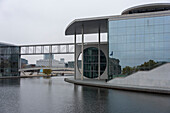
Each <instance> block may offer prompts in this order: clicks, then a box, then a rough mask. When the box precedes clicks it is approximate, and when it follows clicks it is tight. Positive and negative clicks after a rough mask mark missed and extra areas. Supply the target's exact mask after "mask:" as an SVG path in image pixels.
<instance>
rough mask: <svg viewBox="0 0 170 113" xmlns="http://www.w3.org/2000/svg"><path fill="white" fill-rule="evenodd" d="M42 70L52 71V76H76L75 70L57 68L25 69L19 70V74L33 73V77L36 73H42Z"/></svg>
mask: <svg viewBox="0 0 170 113" xmlns="http://www.w3.org/2000/svg"><path fill="white" fill-rule="evenodd" d="M41 69H51V70H52V74H74V68H55V67H51V68H50V67H34V68H23V69H19V72H22V73H23V74H24V75H25V72H31V73H30V75H32V74H33V73H34V72H37V73H40V70H41Z"/></svg>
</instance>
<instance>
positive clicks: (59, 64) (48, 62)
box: [36, 54, 65, 68]
mask: <svg viewBox="0 0 170 113" xmlns="http://www.w3.org/2000/svg"><path fill="white" fill-rule="evenodd" d="M50 58H52V59H50ZM36 66H40V67H56V68H65V61H64V58H60V61H58V60H55V59H54V55H51V56H50V54H45V55H44V59H40V60H37V61H36Z"/></svg>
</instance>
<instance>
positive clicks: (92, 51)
mask: <svg viewBox="0 0 170 113" xmlns="http://www.w3.org/2000/svg"><path fill="white" fill-rule="evenodd" d="M105 69H106V56H105V55H104V53H103V52H102V51H100V76H101V75H102V74H103V72H104V71H105ZM84 76H85V77H87V78H97V77H98V48H95V47H90V48H87V49H85V50H84Z"/></svg>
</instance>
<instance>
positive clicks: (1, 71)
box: [0, 43, 20, 76]
mask: <svg viewBox="0 0 170 113" xmlns="http://www.w3.org/2000/svg"><path fill="white" fill-rule="evenodd" d="M19 59H20V55H19V47H18V46H14V45H11V44H5V43H0V76H19V72H18V69H19V62H20V61H19Z"/></svg>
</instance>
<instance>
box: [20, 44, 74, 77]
mask: <svg viewBox="0 0 170 113" xmlns="http://www.w3.org/2000/svg"><path fill="white" fill-rule="evenodd" d="M74 49H75V43H60V44H36V45H20V46H19V51H20V52H19V53H20V54H19V55H20V58H21V55H44V54H49V56H50V58H49V64H48V67H32V68H23V69H19V72H22V73H23V74H24V75H25V72H31V74H33V73H34V72H37V73H39V72H40V70H41V69H51V70H52V73H53V74H74V69H73V68H55V67H52V54H74ZM19 67H20V68H21V60H20V66H19ZM31 74H30V75H31Z"/></svg>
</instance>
